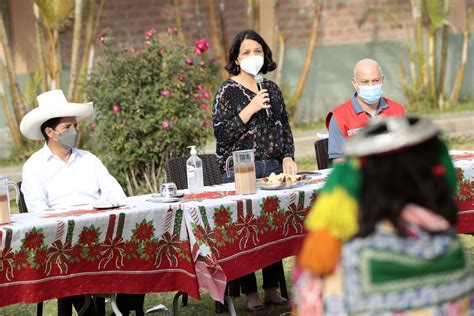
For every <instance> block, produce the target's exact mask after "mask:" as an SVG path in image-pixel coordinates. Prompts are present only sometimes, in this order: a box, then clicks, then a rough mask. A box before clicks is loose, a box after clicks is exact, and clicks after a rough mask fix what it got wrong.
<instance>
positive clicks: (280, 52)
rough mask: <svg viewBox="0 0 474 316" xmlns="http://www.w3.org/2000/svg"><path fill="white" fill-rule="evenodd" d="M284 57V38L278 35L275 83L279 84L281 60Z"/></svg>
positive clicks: (281, 68)
mask: <svg viewBox="0 0 474 316" xmlns="http://www.w3.org/2000/svg"><path fill="white" fill-rule="evenodd" d="M284 57H285V38H284V37H283V35H281V34H280V36H279V44H278V67H277V73H276V79H275V80H276V82H277V83H278V84H280V83H281V72H282V70H283V60H284Z"/></svg>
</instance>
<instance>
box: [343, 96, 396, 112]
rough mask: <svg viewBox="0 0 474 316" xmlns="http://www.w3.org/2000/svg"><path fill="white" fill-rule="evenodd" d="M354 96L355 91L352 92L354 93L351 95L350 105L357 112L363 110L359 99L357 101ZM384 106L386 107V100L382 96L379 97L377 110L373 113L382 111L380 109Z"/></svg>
mask: <svg viewBox="0 0 474 316" xmlns="http://www.w3.org/2000/svg"><path fill="white" fill-rule="evenodd" d="M356 97H357V92H354V94H353V95H352V107H353V108H354V111H355V112H356V113H357V114H359V113H362V112H365V111H364V109H362V106H360V104H359V101H357V98H356ZM386 108H388V104H387V102H385V100H384V98H380V102H379V106H378V107H377V111H376V112H375V114H377V115H378V114H379V113H380V112H382V110H384V109H386Z"/></svg>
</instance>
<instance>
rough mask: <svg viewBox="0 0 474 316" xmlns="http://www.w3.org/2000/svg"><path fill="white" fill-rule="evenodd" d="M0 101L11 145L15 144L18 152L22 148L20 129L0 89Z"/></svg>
mask: <svg viewBox="0 0 474 316" xmlns="http://www.w3.org/2000/svg"><path fill="white" fill-rule="evenodd" d="M0 85H1V87H0V90H3V82H2V77H1V76H0ZM0 101H1V102H2V106H3V112H4V113H5V119H6V120H7V126H8V129H9V130H10V134H11V136H12V139H13V145H14V146H15V151H16V152H19V151H20V149H21V148H22V145H23V144H22V139H21V135H20V130H19V129H18V124H17V122H16V119H15V114H14V113H12V111H11V108H10V104H9V103H8V99H7V96H6V95H5V94H4V93H3V91H0Z"/></svg>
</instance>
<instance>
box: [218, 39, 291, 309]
mask: <svg viewBox="0 0 474 316" xmlns="http://www.w3.org/2000/svg"><path fill="white" fill-rule="evenodd" d="M226 69H227V71H228V72H229V73H230V74H231V75H232V76H231V78H230V79H228V80H226V81H225V82H224V83H223V84H222V85H221V86H220V87H219V89H218V91H217V93H216V96H215V99H214V107H213V114H212V118H213V126H214V135H215V137H216V156H217V160H218V162H219V165H220V167H221V172H222V173H224V171H225V170H224V169H225V162H226V159H227V158H228V157H229V156H231V155H232V152H233V151H236V150H244V149H254V150H255V171H256V177H257V178H262V177H266V176H269V175H270V174H271V173H272V172H274V173H276V174H279V173H281V172H285V173H289V174H296V171H297V167H296V164H295V162H294V158H293V157H294V154H295V147H294V143H293V134H292V132H291V128H290V125H289V123H288V113H287V112H286V108H285V101H284V99H283V95H282V93H281V90H280V88H279V87H278V86H277V85H276V84H275V83H274V82H273V81H270V80H267V79H265V80H264V81H263V86H264V89H262V90H260V91H259V90H258V87H257V83H256V81H255V76H256V75H257V74H258V73H259V72H261V73H263V74H266V73H267V72H269V71H273V70H275V69H276V64H275V62H274V61H273V59H272V52H271V50H270V48H269V47H268V45H267V44H266V43H265V41H264V39H263V38H262V37H261V36H260V35H259V34H258V33H257V32H255V31H253V30H246V31H242V32H240V33H238V34H237V35H236V36H235V37H234V40H233V42H232V46H231V48H230V51H229V62H228V64H227V66H226ZM223 177H224V181H225V182H232V181H234V173H233V172H231V175H230V176H226V175H223ZM269 251H271V250H270V249H269ZM243 264H244V263H243ZM281 269H282V263H281V261H280V262H277V263H274V264H272V265H270V266H268V267H265V268H263V288H264V289H265V302H266V303H270V304H283V303H286V299H285V298H283V297H281V296H280V295H279V293H278V292H277V286H278V279H277V277H278V271H279V270H281ZM240 283H241V287H242V292H243V293H244V294H246V308H247V310H249V311H257V310H259V309H261V308H262V302H261V300H260V298H259V296H258V293H257V281H256V278H255V273H251V274H249V275H246V276H244V277H242V278H240Z"/></svg>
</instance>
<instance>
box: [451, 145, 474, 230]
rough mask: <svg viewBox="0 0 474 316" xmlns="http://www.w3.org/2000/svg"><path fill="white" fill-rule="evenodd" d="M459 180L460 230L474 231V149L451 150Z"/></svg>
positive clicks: (458, 226)
mask: <svg viewBox="0 0 474 316" xmlns="http://www.w3.org/2000/svg"><path fill="white" fill-rule="evenodd" d="M449 154H450V155H451V158H452V159H453V162H454V167H455V169H456V178H457V182H458V189H459V192H458V196H457V199H458V203H459V204H458V205H459V213H458V225H457V228H458V232H459V233H474V151H460V150H450V151H449Z"/></svg>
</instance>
